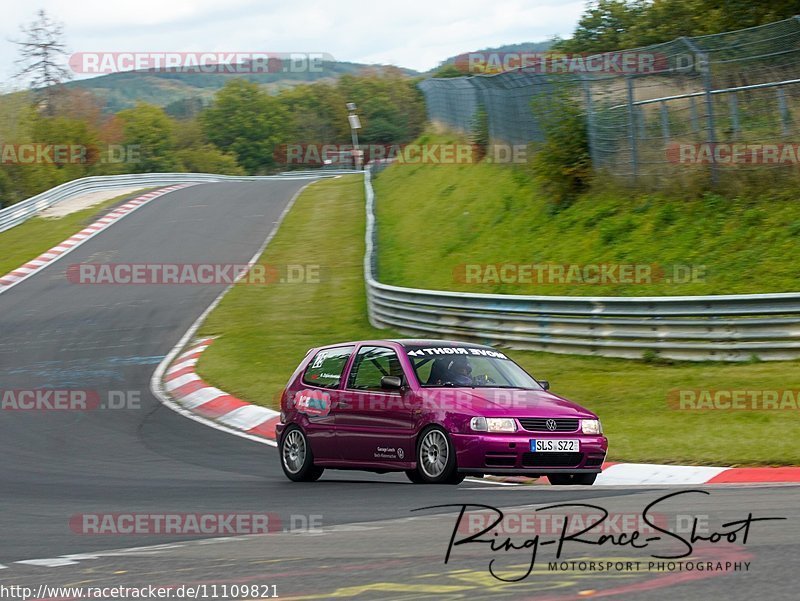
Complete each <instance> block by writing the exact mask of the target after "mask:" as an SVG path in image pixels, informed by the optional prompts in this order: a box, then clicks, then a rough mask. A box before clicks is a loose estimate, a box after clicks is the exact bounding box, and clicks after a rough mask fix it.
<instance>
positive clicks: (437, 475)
mask: <svg viewBox="0 0 800 601" xmlns="http://www.w3.org/2000/svg"><path fill="white" fill-rule="evenodd" d="M414 472H415V476H414V477H413V478H412V476H411V475H409V474H408V473H406V475H408V478H409V480H411V481H412V482H416V480H415V478H418V479H419V482H421V483H426V484H459V483H460V482H461V481H462V480H463V479H464V476H463V474H459V473H458V470H457V466H456V453H455V449H454V448H453V445H452V443H451V442H450V437H449V436H448V435H447V432H445V431H444V429H443V428H441V427H439V426H431V427H430V428H427V429H425V430H423V431H422V434H420V436H419V438H418V439H417V469H416V470H414Z"/></svg>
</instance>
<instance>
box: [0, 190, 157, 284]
mask: <svg viewBox="0 0 800 601" xmlns="http://www.w3.org/2000/svg"><path fill="white" fill-rule="evenodd" d="M145 192H146V190H145V189H142V190H138V191H137V192H129V193H127V194H122V195H120V196H116V197H114V198H111V199H109V200H104V201H103V202H100V203H98V204H96V205H92V206H91V207H88V208H86V209H82V210H80V211H75V212H74V213H70V214H69V215H64V216H63V217H58V218H47V219H45V218H43V217H32V218H31V219H28V220H27V221H26V222H24V223H21V224H20V225H18V226H16V227H12V228H11V229H10V230H6V231H5V232H2V233H0V248H1V249H2V253H0V276H2V275H5V274H6V273H8V272H9V271H13V270H14V269H16V268H17V267H19V266H20V265H24V264H25V263H27V262H28V261H30V260H31V259H35V258H36V257H38V256H39V255H40V254H42V253H43V252H46V251H48V250H50V249H51V248H53V247H54V246H57V245H58V244H59V243H61V242H63V241H64V240H66V239H67V238H69V237H70V236H72V235H73V234H77V233H78V232H79V231H81V230H82V229H83V228H84V227H86V226H87V225H89V224H90V223H92V222H93V221H95V220H96V219H99V218H100V217H102V216H103V214H105V213H106V212H107V210H108V209H109V208H110V207H113V206H114V205H116V204H118V203H119V202H121V201H122V200H124V199H127V198H135V197H137V196H140V195H142V194H144V193H145Z"/></svg>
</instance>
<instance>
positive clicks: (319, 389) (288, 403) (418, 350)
mask: <svg viewBox="0 0 800 601" xmlns="http://www.w3.org/2000/svg"><path fill="white" fill-rule="evenodd" d="M276 433H277V440H278V450H279V457H280V461H281V466H282V468H283V471H284V473H285V474H286V476H287V477H288V478H289V479H291V480H294V481H312V480H316V479H318V478H319V477H320V476H321V475H322V473H323V471H324V470H325V469H326V468H333V469H358V470H368V471H372V472H378V473H385V472H390V471H403V472H405V473H406V475H407V476H408V478H409V480H411V481H412V482H414V483H435V484H458V483H460V482H461V481H462V480H463V479H464V477H465V476H467V475H472V476H484V475H515V476H530V477H538V476H547V478H548V479H549V481H550V482H551V483H552V484H593V483H594V481H595V478H596V477H597V474H598V473H600V471H601V469H602V465H603V460H604V459H605V455H606V451H607V449H608V440H607V439H606V437H605V436H604V435H603V429H602V426H601V424H600V420H599V419H598V417H597V415H595V414H594V413H592V412H591V411H589V410H587V409H585V408H583V407H581V406H580V405H578V404H576V403H574V402H572V401H570V400H568V399H566V398H564V397H561V396H558V395H556V394H554V393H552V392H550V391H549V385H548V383H547V382H546V381H543V380H537V379H536V378H534V377H533V376H531V375H529V374H528V373H527V372H526V371H525V370H524V369H522V368H521V367H520V366H519V365H517V364H516V363H515V362H514V361H512V360H511V359H510V358H509V357H508V356H507V355H506V353H504V352H501V351H499V350H497V349H494V348H491V347H489V346H483V345H477V344H469V343H464V342H453V341H447V340H367V341H361V342H348V343H342V344H335V345H331V346H325V347H320V348H314V349H311V350H309V351H308V353H307V354H306V356H305V358H304V359H303V361H302V362H301V363H300V365H299V366H298V368H297V369H296V371H295V372H294V374H293V375H292V377H291V379H290V381H289V383H288V385H287V386H286V388H285V390H284V391H283V394H282V396H281V417H280V423H279V424H278V426H277V428H276Z"/></svg>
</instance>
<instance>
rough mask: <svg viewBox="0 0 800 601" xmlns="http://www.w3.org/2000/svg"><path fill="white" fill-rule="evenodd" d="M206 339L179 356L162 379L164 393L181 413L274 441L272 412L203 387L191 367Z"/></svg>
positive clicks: (276, 416) (274, 415)
mask: <svg viewBox="0 0 800 601" xmlns="http://www.w3.org/2000/svg"><path fill="white" fill-rule="evenodd" d="M211 342H212V339H211V338H206V339H203V340H200V341H198V342H196V343H195V344H193V345H192V346H191V347H190V348H189V350H187V351H186V352H184V353H183V354H181V355H179V356H178V357H177V358H176V359H175V361H174V362H173V363H172V365H170V367H169V368H168V369H167V371H166V373H165V375H164V389H165V390H166V391H167V393H169V394H170V396H172V398H173V399H174V400H175V402H176V403H178V405H179V406H180V407H182V408H183V409H185V410H187V411H189V412H191V413H193V414H195V415H199V416H200V417H203V418H206V419H210V420H213V421H215V422H217V423H219V424H222V425H223V426H226V427H227V428H231V429H234V430H239V431H241V432H244V433H245V434H248V435H250V436H256V437H259V438H265V439H267V440H273V441H274V440H275V425H276V424H277V423H278V420H279V416H280V414H279V413H278V412H277V411H273V410H272V409H267V408H266V407H261V406H259V405H253V404H251V403H246V402H245V401H242V400H239V399H237V398H236V397H234V396H231V395H229V394H228V393H227V392H224V391H222V390H220V389H219V388H214V387H213V386H209V385H208V384H206V383H205V382H204V381H203V379H202V378H201V377H200V376H198V375H197V373H196V372H195V366H196V365H197V361H198V359H199V358H200V355H202V354H203V351H205V350H206V349H207V348H208V345H209V344H211Z"/></svg>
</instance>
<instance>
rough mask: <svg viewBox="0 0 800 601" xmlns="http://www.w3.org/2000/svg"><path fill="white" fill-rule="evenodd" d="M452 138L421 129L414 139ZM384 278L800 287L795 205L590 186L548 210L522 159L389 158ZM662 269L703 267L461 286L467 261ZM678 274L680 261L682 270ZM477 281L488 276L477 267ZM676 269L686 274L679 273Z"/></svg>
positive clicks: (629, 289) (491, 287) (443, 285)
mask: <svg viewBox="0 0 800 601" xmlns="http://www.w3.org/2000/svg"><path fill="white" fill-rule="evenodd" d="M447 141H451V142H458V141H459V140H458V138H456V137H452V136H451V137H447V136H435V135H432V134H428V135H426V136H423V138H422V139H420V140H419V142H421V143H437V142H447ZM375 192H376V203H377V205H376V212H377V217H378V221H379V223H380V228H379V230H378V231H379V248H380V256H379V259H380V261H379V275H380V279H381V281H383V282H385V283H389V284H396V285H400V286H411V287H419V288H432V289H445V290H459V291H474V292H488V293H508V294H545V295H570V296H646V295H693V294H735V293H765V292H790V291H797V290H800V269H798V263H797V261H795V260H792V259H793V258H794V257H797V256H800V202H798V194H797V192H796V191H793V189H787V191H786V193H785V195H784V196H782V197H776V196H775V195H774V194H772V195H771V194H769V193H766V192H764V193H760V194H758V195H755V197H746V198H731V199H728V198H723V197H721V196H717V195H708V194H707V195H705V196H704V197H703V198H690V199H687V198H684V197H669V196H666V195H659V194H646V193H638V194H631V193H630V192H624V191H619V190H610V189H607V190H596V191H593V192H590V193H588V194H585V195H584V196H582V197H580V198H579V199H577V200H576V201H575V202H574V203H573V204H572V205H571V206H569V207H567V208H564V209H561V210H554V209H553V207H552V205H551V203H549V202H548V200H547V199H546V198H543V197H542V195H541V194H540V193H539V192H538V191H537V190H536V187H535V185H534V183H533V181H532V177H531V174H530V171H529V170H527V169H526V168H525V167H524V166H514V167H511V166H508V165H497V164H487V163H480V164H477V165H431V164H428V165H394V166H392V167H390V168H388V169H387V170H386V171H384V172H383V173H382V174H380V176H379V177H378V178H377V179H376V180H375ZM548 263H549V264H556V265H572V264H575V265H587V264H626V265H632V264H633V265H658V266H661V267H662V268H664V269H665V275H666V277H669V276H670V275H671V274H672V273H673V271H672V270H673V266H675V265H678V266H695V267H696V268H697V269H702V270H704V271H705V274H704V275H701V273H700V272H699V271H697V272H696V273H697V275H698V276H701V277H697V278H695V280H696V281H690V282H687V283H677V282H676V281H675V280H676V278H674V277H673V278H671V279H672V281H671V282H668V281H666V277H665V278H664V279H663V280H662V281H657V282H653V283H649V284H631V283H628V284H620V283H606V284H592V285H589V284H578V285H575V284H569V283H545V284H538V285H537V284H536V283H526V282H508V283H503V282H499V281H497V278H496V277H492V276H491V274H489V277H486V278H483V277H482V279H483V280H484V281H481V282H474V281H473V282H472V283H466V282H464V278H463V276H462V274H463V271H462V270H463V267H460V266H464V265H487V264H494V265H496V264H528V265H529V264H548ZM678 269H682V268H680V267H679V268H678ZM480 273H481V276H484V275H486V273H485V272H484V271H481V272H480ZM678 275H681V274H680V273H679V274H678Z"/></svg>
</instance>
